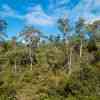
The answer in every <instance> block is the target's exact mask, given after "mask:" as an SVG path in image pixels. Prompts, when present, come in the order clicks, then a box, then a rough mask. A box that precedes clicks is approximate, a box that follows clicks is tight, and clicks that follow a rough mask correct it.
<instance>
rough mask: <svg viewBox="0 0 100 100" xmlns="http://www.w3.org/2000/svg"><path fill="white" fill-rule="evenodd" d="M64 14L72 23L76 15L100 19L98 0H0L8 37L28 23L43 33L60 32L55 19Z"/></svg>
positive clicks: (0, 13) (91, 19) (0, 10)
mask: <svg viewBox="0 0 100 100" xmlns="http://www.w3.org/2000/svg"><path fill="white" fill-rule="evenodd" d="M65 15H66V16H67V17H68V18H69V19H70V20H71V21H72V22H73V23H74V22H75V21H76V20H77V19H78V17H84V19H86V20H87V22H92V21H93V20H96V19H100V0H0V17H2V18H4V19H6V21H7V23H8V29H7V33H8V35H9V37H12V36H14V35H15V34H16V33H19V32H20V31H21V30H22V29H23V27H24V26H25V25H28V24H29V25H33V26H35V27H36V28H38V29H41V30H42V31H43V32H44V33H45V34H47V33H49V34H60V32H59V30H58V29H57V24H56V21H57V20H58V18H60V17H63V16H65Z"/></svg>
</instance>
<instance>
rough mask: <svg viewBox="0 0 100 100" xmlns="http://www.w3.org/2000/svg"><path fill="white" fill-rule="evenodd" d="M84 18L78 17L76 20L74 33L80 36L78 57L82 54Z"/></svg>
mask: <svg viewBox="0 0 100 100" xmlns="http://www.w3.org/2000/svg"><path fill="white" fill-rule="evenodd" d="M84 22H85V21H84V19H83V18H79V20H78V21H77V22H76V27H75V28H76V33H77V34H79V36H80V58H82V55H83V40H84V26H85V23H84Z"/></svg>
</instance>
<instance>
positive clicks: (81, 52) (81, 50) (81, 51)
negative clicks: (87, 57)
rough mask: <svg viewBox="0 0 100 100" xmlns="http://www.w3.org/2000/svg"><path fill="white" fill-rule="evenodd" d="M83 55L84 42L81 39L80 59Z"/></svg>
mask: <svg viewBox="0 0 100 100" xmlns="http://www.w3.org/2000/svg"><path fill="white" fill-rule="evenodd" d="M82 54H83V40H82V39H81V45H80V58H82Z"/></svg>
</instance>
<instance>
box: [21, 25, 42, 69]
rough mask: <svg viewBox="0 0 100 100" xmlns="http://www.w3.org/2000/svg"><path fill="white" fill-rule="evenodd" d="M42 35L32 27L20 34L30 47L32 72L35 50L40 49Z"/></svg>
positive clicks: (26, 28)
mask: <svg viewBox="0 0 100 100" xmlns="http://www.w3.org/2000/svg"><path fill="white" fill-rule="evenodd" d="M40 34H41V32H40V31H39V30H37V29H35V28H34V27H32V26H27V27H25V28H24V30H23V31H22V32H21V33H20V36H22V37H23V39H24V41H25V44H26V46H27V47H28V52H29V58H30V67H31V70H32V65H33V63H34V62H33V61H35V57H34V56H35V49H36V48H37V47H38V42H39V40H40Z"/></svg>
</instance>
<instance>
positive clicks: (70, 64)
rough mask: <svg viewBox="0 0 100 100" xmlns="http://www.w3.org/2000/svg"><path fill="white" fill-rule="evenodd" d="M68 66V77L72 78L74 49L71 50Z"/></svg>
mask: <svg viewBox="0 0 100 100" xmlns="http://www.w3.org/2000/svg"><path fill="white" fill-rule="evenodd" d="M68 65H69V66H68V68H69V71H68V75H69V76H70V75H71V73H72V47H71V48H70V54H69V61H68Z"/></svg>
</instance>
